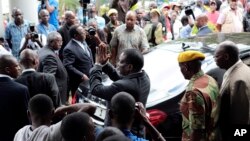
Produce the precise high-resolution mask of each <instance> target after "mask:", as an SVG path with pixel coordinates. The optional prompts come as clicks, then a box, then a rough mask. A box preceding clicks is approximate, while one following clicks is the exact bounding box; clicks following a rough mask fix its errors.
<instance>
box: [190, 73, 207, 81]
mask: <svg viewBox="0 0 250 141" xmlns="http://www.w3.org/2000/svg"><path fill="white" fill-rule="evenodd" d="M203 75H204V72H203V71H202V70H200V71H199V72H197V73H196V74H195V75H193V76H192V77H191V79H190V81H195V80H196V79H198V78H199V77H201V76H203Z"/></svg>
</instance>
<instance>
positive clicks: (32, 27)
mask: <svg viewBox="0 0 250 141" xmlns="http://www.w3.org/2000/svg"><path fill="white" fill-rule="evenodd" d="M29 28H30V32H31V33H30V36H31V38H32V39H36V38H38V37H39V36H38V33H36V30H35V24H30V27H29Z"/></svg>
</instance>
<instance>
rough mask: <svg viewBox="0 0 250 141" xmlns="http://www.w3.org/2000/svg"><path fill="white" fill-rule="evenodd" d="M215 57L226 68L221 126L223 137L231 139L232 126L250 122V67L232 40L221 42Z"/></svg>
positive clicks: (222, 93) (219, 64) (221, 66)
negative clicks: (244, 61) (242, 59)
mask: <svg viewBox="0 0 250 141" xmlns="http://www.w3.org/2000/svg"><path fill="white" fill-rule="evenodd" d="M214 58H215V61H216V63H217V65H218V66H219V67H220V68H222V69H225V70H226V72H225V74H224V76H223V82H222V85H221V89H220V94H221V108H220V114H219V126H220V128H221V133H222V139H223V140H229V139H230V136H231V134H230V132H228V131H230V130H228V129H230V126H232V125H234V124H250V75H249V74H250V69H249V67H248V66H247V65H245V64H244V63H243V62H242V61H241V60H240V59H239V50H238V47H237V45H236V44H235V43H233V42H231V41H225V42H222V43H221V44H219V46H218V47H217V49H216V52H215V56H214Z"/></svg>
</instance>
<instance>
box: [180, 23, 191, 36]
mask: <svg viewBox="0 0 250 141" xmlns="http://www.w3.org/2000/svg"><path fill="white" fill-rule="evenodd" d="M191 31H192V27H191V26H190V25H189V24H188V25H186V26H183V27H182V28H181V30H180V38H182V39H186V38H188V37H190V34H191Z"/></svg>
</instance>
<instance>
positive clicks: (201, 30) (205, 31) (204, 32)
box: [197, 25, 212, 36]
mask: <svg viewBox="0 0 250 141" xmlns="http://www.w3.org/2000/svg"><path fill="white" fill-rule="evenodd" d="M209 33H212V31H211V29H209V28H208V26H207V25H206V26H203V27H201V28H199V30H198V32H197V36H204V35H207V34H209Z"/></svg>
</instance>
